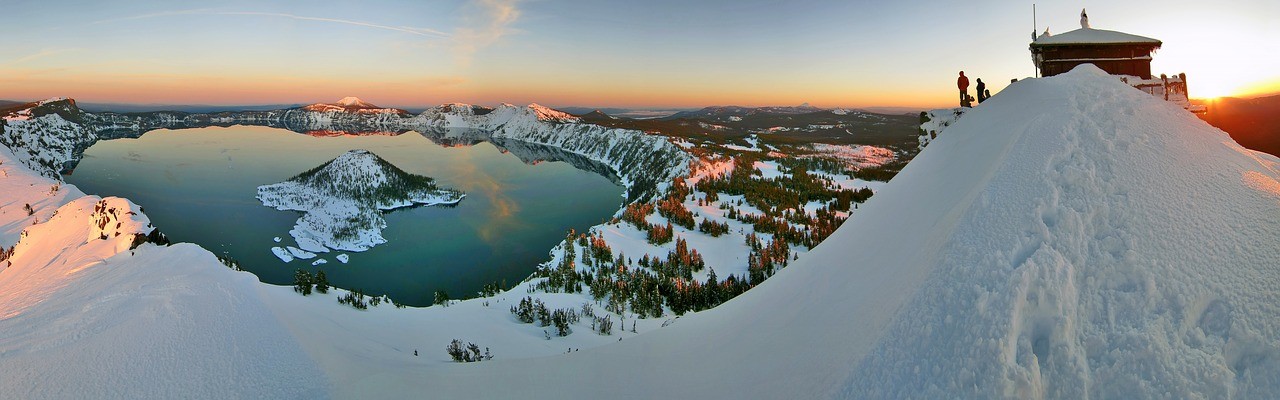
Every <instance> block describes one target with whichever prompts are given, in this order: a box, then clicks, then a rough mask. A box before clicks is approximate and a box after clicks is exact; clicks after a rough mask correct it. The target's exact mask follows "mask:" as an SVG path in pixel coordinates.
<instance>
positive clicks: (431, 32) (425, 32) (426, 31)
mask: <svg viewBox="0 0 1280 400" xmlns="http://www.w3.org/2000/svg"><path fill="white" fill-rule="evenodd" d="M175 15H241V16H257V17H273V18H288V19H294V20H300V21H316V22H329V23H335V24H344V25H353V26H361V27H366V28H373V29H382V30H388V31H395V32H401V33H408V34H412V35H418V36H427V37H437V38H447V37H449V36H450V35H449V34H448V33H446V32H441V31H438V30H435V29H431V28H416V27H410V26H391V25H382V24H375V23H372V22H365V21H353V20H346V19H337V18H324V17H310V16H305V15H296V14H286V13H274V12H259V11H217V10H211V9H207V8H205V9H196V10H178V11H162V12H157V13H150V14H142V15H134V16H130V17H123V18H113V19H105V20H101V21H94V22H93V23H94V24H105V23H112V22H121V21H132V20H139V19H149V18H162V17H169V16H175Z"/></svg>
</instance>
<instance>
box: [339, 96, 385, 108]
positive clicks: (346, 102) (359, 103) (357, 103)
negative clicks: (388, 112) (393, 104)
mask: <svg viewBox="0 0 1280 400" xmlns="http://www.w3.org/2000/svg"><path fill="white" fill-rule="evenodd" d="M337 104H338V105H340V106H344V107H359V108H378V106H375V105H373V104H370V103H368V102H365V101H364V100H360V98H359V97H355V96H347V97H343V98H342V100H338V103H337Z"/></svg>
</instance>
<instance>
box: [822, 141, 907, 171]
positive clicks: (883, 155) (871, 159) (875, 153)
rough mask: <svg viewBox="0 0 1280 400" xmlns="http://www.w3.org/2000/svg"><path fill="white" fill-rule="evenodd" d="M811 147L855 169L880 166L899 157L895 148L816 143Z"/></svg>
mask: <svg viewBox="0 0 1280 400" xmlns="http://www.w3.org/2000/svg"><path fill="white" fill-rule="evenodd" d="M810 147H811V148H812V149H813V151H814V152H815V153H820V154H823V155H826V156H830V157H835V158H837V159H840V160H841V161H844V163H845V165H847V166H849V168H853V169H862V168H868V167H878V166H881V165H884V164H887V163H890V162H892V161H893V160H895V159H897V158H898V156H897V155H896V154H894V153H893V150H889V149H886V148H883V147H876V146H867V145H840V144H826V143H814V144H812V145H810Z"/></svg>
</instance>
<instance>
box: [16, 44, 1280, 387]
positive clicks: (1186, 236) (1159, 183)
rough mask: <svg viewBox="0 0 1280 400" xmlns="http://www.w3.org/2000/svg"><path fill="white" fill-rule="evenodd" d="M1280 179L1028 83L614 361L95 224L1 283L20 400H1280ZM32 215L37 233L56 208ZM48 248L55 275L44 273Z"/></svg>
mask: <svg viewBox="0 0 1280 400" xmlns="http://www.w3.org/2000/svg"><path fill="white" fill-rule="evenodd" d="M0 156H6V154H5V153H3V152H0ZM0 158H7V159H8V160H12V156H11V155H8V156H6V157H0ZM0 168H3V169H11V164H10V163H9V162H8V161H6V162H5V164H4V165H3V166H0ZM18 168H21V167H20V166H19V167H18ZM1277 169H1280V160H1277V159H1276V158H1275V157H1270V156H1266V155H1263V154H1261V153H1256V152H1252V151H1249V150H1245V149H1243V148H1241V147H1240V146H1238V145H1237V144H1235V143H1234V142H1232V141H1231V140H1230V139H1229V138H1228V137H1227V135H1226V134H1225V133H1222V132H1221V131H1219V130H1217V129H1214V128H1211V127H1209V126H1208V125H1205V124H1204V123H1203V122H1201V121H1199V120H1197V119H1196V118H1195V117H1194V116H1192V115H1191V114H1188V113H1186V112H1185V111H1183V110H1181V109H1180V108H1177V107H1176V106H1174V105H1171V104H1168V103H1165V102H1163V101H1160V100H1157V99H1155V98H1153V97H1151V96H1149V95H1146V94H1144V93H1142V92H1140V91H1137V90H1133V89H1132V88H1130V87H1128V86H1127V85H1124V84H1122V83H1120V82H1118V81H1116V80H1115V79H1114V78H1113V77H1110V76H1107V75H1105V74H1103V73H1102V72H1101V71H1099V70H1098V69H1096V68H1093V67H1090V66H1086V67H1082V68H1077V70H1076V71H1073V72H1071V73H1068V74H1064V75H1060V76H1056V77H1051V78H1044V79H1033V80H1026V81H1022V82H1018V83H1016V84H1013V85H1011V86H1009V87H1008V88H1007V89H1005V90H1004V91H1002V92H1001V93H1000V94H999V95H998V96H996V97H993V98H992V99H991V100H990V101H989V102H984V104H983V105H982V106H980V107H978V108H975V109H974V110H972V111H971V112H969V113H967V114H965V115H964V117H963V118H961V119H960V120H959V121H958V122H956V123H955V124H953V125H952V126H950V127H949V128H947V129H946V131H945V132H943V133H940V134H939V136H938V138H937V140H935V141H933V143H931V144H930V145H929V146H928V147H927V148H926V150H925V151H924V152H922V153H921V154H920V156H918V157H917V158H916V159H915V160H914V161H913V162H912V163H911V164H910V165H908V166H907V168H906V169H904V170H903V172H902V173H901V174H900V175H898V177H897V178H895V179H894V181H893V182H891V183H890V184H888V185H886V186H885V187H884V188H883V190H881V191H880V192H879V193H878V194H877V195H876V196H875V197H874V198H872V199H871V201H870V202H868V203H867V204H866V206H865V207H863V210H862V212H859V213H855V214H854V215H853V217H852V219H851V220H850V221H849V223H847V224H845V225H844V226H843V227H842V228H840V229H839V230H837V231H836V233H835V234H834V235H833V236H831V237H830V238H829V239H828V240H827V241H825V242H823V244H822V245H819V246H818V247H816V248H815V249H814V250H813V251H812V252H810V253H809V254H807V255H806V256H805V257H803V258H801V259H800V260H798V261H797V262H795V263H793V264H792V265H791V266H790V267H788V268H786V269H783V270H781V271H780V272H779V273H778V274H777V275H775V276H774V277H773V278H771V279H769V280H768V281H766V282H765V283H764V284H762V285H761V286H759V287H757V288H756V289H753V290H751V291H749V292H747V293H746V294H744V295H742V296H739V297H738V298H735V299H733V300H732V301H729V302H728V303H725V304H724V305H722V306H720V307H718V308H716V309H713V310H710V311H706V312H702V313H698V314H693V315H686V316H685V317H684V318H680V319H678V320H675V321H674V322H673V323H672V324H671V326H668V327H665V328H658V329H656V330H653V331H652V332H650V333H646V334H641V335H638V336H634V335H628V336H620V337H622V338H624V339H625V340H622V341H621V342H617V343H614V344H611V345H605V346H600V347H596V348H590V349H585V350H582V351H579V352H572V353H570V354H564V355H559V356H549V357H540V358H525V359H512V358H506V359H504V358H503V356H504V355H507V354H511V353H516V352H519V351H520V350H519V349H522V348H526V347H533V346H539V343H549V344H548V345H557V344H559V343H560V342H556V341H549V342H547V341H543V339H542V338H541V337H540V336H541V334H539V333H536V332H524V333H522V334H520V335H518V336H507V337H506V338H505V339H503V340H507V341H509V342H510V343H512V344H513V345H514V344H516V343H519V345H518V346H517V347H516V348H511V347H508V348H509V349H511V350H507V352H503V351H495V355H497V356H498V358H497V359H495V360H493V361H489V362H483V363H478V364H465V365H459V364H453V363H447V362H440V361H433V360H438V359H439V355H435V356H434V357H433V358H423V357H419V358H413V357H412V356H408V355H407V351H408V349H410V348H415V347H416V346H419V344H418V343H417V342H415V343H412V344H408V345H409V346H413V347H406V344H407V343H404V342H403V340H402V339H403V338H404V337H430V340H425V341H422V343H426V344H427V345H430V346H437V347H436V348H435V349H434V350H433V349H432V348H430V347H421V349H422V350H423V351H424V352H426V355H428V356H431V355H432V354H433V353H442V351H441V350H442V349H440V348H439V347H443V346H444V344H445V343H446V342H445V341H442V340H440V339H442V338H445V337H449V336H451V335H454V334H457V335H458V336H457V337H460V338H462V339H463V340H473V339H475V340H476V342H478V343H480V344H481V345H484V346H489V345H495V346H496V345H497V344H498V343H496V342H493V341H486V339H496V338H499V337H503V336H501V335H498V336H488V337H487V338H486V337H484V336H482V335H493V333H492V332H494V330H495V327H497V326H498V325H500V324H503V323H504V322H503V321H502V320H501V319H493V318H490V317H485V318H476V319H470V318H468V317H466V316H462V315H461V314H466V315H470V316H475V315H481V314H479V313H484V312H487V311H486V309H488V307H481V306H480V305H479V304H478V303H475V302H465V303H462V304H459V305H455V306H453V307H449V308H444V309H440V308H431V309H426V310H394V309H385V310H382V309H380V310H371V311H369V312H359V311H354V310H350V309H343V308H340V306H337V305H336V304H333V303H332V301H331V300H330V299H321V298H315V297H314V296H313V297H310V298H303V297H301V296H297V295H295V294H293V293H291V292H289V291H288V289H287V288H279V287H269V286H266V285H259V284H255V283H253V282H252V281H253V279H252V277H251V275H247V274H244V273H237V272H231V271H229V270H226V269H224V268H221V267H218V266H216V262H214V261H213V260H212V255H210V254H209V253H208V252H205V251H203V250H200V249H198V248H195V247H194V246H190V245H179V246H174V247H169V248H159V247H155V246H151V245H144V246H143V247H141V248H139V250H138V251H137V252H136V255H131V254H129V253H127V252H126V253H119V254H115V255H114V256H113V255H112V254H113V253H112V251H114V250H115V249H117V247H110V246H104V245H94V244H93V243H110V242H111V241H110V240H107V241H103V240H98V241H97V242H93V241H90V243H85V242H84V240H85V237H86V236H90V232H92V230H91V228H90V227H89V225H87V222H86V224H85V225H83V226H80V227H77V225H75V224H72V223H70V222H57V221H87V220H89V218H87V217H86V215H85V214H84V212H83V211H76V210H82V209H83V207H84V205H79V206H75V205H76V204H80V203H83V201H77V202H72V203H71V204H70V205H68V206H66V207H64V211H61V212H59V214H58V218H55V219H54V222H50V223H49V224H53V223H55V222H56V223H58V224H64V225H50V228H48V229H43V230H38V231H36V232H34V233H31V234H30V235H29V236H28V237H27V238H24V239H23V243H22V244H19V246H18V252H17V255H16V256H15V257H19V258H18V259H17V261H19V263H20V264H18V265H17V266H15V267H14V268H11V269H6V270H0V315H10V314H13V313H17V315H16V316H10V317H0V376H6V379H3V380H0V397H24V398H30V397H49V396H63V397H103V396H111V395H115V396H118V397H136V396H148V395H149V396H148V397H173V396H200V397H205V396H207V397H225V396H228V395H232V396H234V395H239V396H247V394H246V393H254V394H257V395H263V396H281V395H285V396H298V395H301V394H302V393H308V392H309V391H310V392H309V393H311V394H313V395H320V396H323V394H322V393H319V394H318V393H316V392H314V391H311V390H320V391H326V392H325V393H328V394H331V395H334V396H338V397H357V396H358V397H371V396H377V397H421V396H430V397H467V398H473V397H502V398H513V397H521V398H524V397H535V398H550V397H558V398H593V397H624V398H629V397H632V398H633V397H641V398H658V397H678V398H694V397H710V398H822V397H852V398H901V397H909V398H953V397H960V398H1001V397H1007V398H1079V397H1084V396H1085V395H1088V396H1090V397H1101V398H1144V397H1160V398H1165V397H1170V398H1223V397H1228V396H1235V397H1244V398H1274V397H1277V396H1280V299H1277V293H1280V240H1277V239H1276V238H1277V237H1280V183H1278V182H1277V180H1278V179H1280V172H1278V171H1277ZM26 173H27V174H30V171H27V172H26ZM20 178H21V179H38V178H35V177H31V176H24V177H20ZM9 179H11V178H9ZM10 183H13V184H12V185H11V184H10ZM0 185H4V186H5V187H20V186H24V185H26V182H25V181H16V182H15V181H6V178H3V177H0ZM42 186H43V187H48V181H43V182H36V184H35V186H31V187H32V188H33V189H31V190H33V191H35V192H34V193H36V194H30V193H25V194H22V196H25V198H35V197H39V196H43V195H44V194H43V193H42V192H41V191H43V190H44V189H43V188H42ZM5 193H6V194H5V196H6V198H5V202H4V203H3V204H4V212H5V214H3V218H4V220H3V221H0V222H4V223H6V224H7V225H4V226H6V227H12V226H14V225H13V222H12V221H16V220H18V219H20V218H14V217H12V216H13V213H15V212H17V208H16V207H17V206H14V205H13V204H15V203H14V202H15V201H23V202H25V201H28V200H25V198H24V199H23V200H14V199H8V198H7V196H9V195H8V194H7V193H11V192H5ZM15 197H17V196H15ZM49 201H50V200H44V201H43V202H42V203H41V204H47V203H48V202H49ZM93 201H96V199H94V200H93ZM73 206H74V207H73ZM77 207H79V208H77ZM38 208H39V209H38V210H37V215H44V213H48V209H47V207H38ZM23 215H24V217H23V218H25V214H23ZM77 216H79V217H77ZM41 221H44V217H42V219H41ZM56 226H62V227H61V228H58V229H53V227H56ZM37 228H40V226H37ZM162 228H163V227H162ZM6 229H8V228H6ZM63 230H67V232H66V233H63ZM54 232H58V233H56V234H55V233H54ZM28 240H32V241H33V242H31V243H30V245H31V246H36V244H38V243H43V244H41V245H40V247H39V249H40V251H42V252H48V253H47V255H45V256H42V257H43V258H40V260H44V259H46V258H52V259H50V260H45V261H40V262H38V263H35V264H32V265H28V264H27V263H26V261H23V260H32V259H34V258H30V257H35V256H33V255H29V254H26V253H25V252H24V249H30V248H36V247H26V246H28V244H29V243H28V242H27V241H28ZM35 240H39V241H38V242H35ZM107 247H110V248H107ZM41 254H46V253H41ZM95 257H96V258H95ZM103 258H105V259H106V261H105V262H100V263H97V264H93V263H92V261H93V260H98V259H103ZM161 258H163V259H161ZM81 260H84V261H81ZM82 265H83V267H82ZM141 268H145V269H146V271H145V272H140V271H139V269H141ZM31 281H35V282H44V281H48V282H53V283H50V284H48V285H47V287H49V288H50V289H48V290H47V291H46V293H47V295H44V296H43V297H41V298H42V299H43V300H38V301H35V302H34V303H33V302H32V301H29V299H27V298H25V297H23V295H21V294H15V293H23V290H24V288H26V287H27V286H26V285H27V283H26V282H31ZM515 290H517V291H518V290H521V287H517V288H516V289H515ZM129 304H135V305H136V306H128V307H126V306H125V305H129ZM102 306H110V307H112V308H111V310H113V312H111V313H105V314H104V313H101V312H99V311H97V309H96V308H95V307H102ZM501 307H505V305H499V306H498V307H495V308H496V311H492V312H490V314H485V315H493V314H494V313H497V314H501V313H505V310H502V309H501ZM264 309H269V310H270V312H264ZM433 310H435V311H433ZM400 311H403V312H400ZM455 314H457V315H459V316H457V317H447V316H449V315H455ZM415 316H416V317H415ZM408 317H414V318H408ZM446 317H447V318H446ZM400 318H403V319H404V320H410V319H413V320H415V321H417V323H415V324H414V325H412V326H409V325H405V324H397V323H392V321H400ZM507 318H509V316H507ZM470 321H478V322H475V323H471V322H470ZM448 324H460V326H448ZM282 326H283V328H282ZM406 326H408V327H406ZM441 331H444V332H443V333H442V332H441ZM462 331H468V332H469V333H467V334H465V335H464V334H461V333H457V332H462ZM395 335H400V336H395ZM576 336H578V335H574V336H570V337H576ZM582 337H583V338H589V337H591V336H585V335H584V336H582ZM597 338H603V339H602V340H612V338H605V337H597ZM122 366H123V367H122ZM148 374H151V375H157V376H155V377H153V379H152V380H147V381H143V380H142V378H143V377H145V376H147V375H148ZM10 378H12V379H10ZM326 381H327V383H326ZM144 382H154V383H150V384H144ZM175 393H176V394H175ZM166 395H167V396H166ZM253 397H257V396H253Z"/></svg>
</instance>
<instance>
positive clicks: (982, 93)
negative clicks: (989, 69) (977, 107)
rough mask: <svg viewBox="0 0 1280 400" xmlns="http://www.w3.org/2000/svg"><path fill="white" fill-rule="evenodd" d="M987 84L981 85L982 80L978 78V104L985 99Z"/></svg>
mask: <svg viewBox="0 0 1280 400" xmlns="http://www.w3.org/2000/svg"><path fill="white" fill-rule="evenodd" d="M986 92H987V84H985V83H982V78H978V104H982V101H984V100H986V99H987V95H986Z"/></svg>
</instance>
